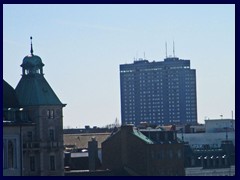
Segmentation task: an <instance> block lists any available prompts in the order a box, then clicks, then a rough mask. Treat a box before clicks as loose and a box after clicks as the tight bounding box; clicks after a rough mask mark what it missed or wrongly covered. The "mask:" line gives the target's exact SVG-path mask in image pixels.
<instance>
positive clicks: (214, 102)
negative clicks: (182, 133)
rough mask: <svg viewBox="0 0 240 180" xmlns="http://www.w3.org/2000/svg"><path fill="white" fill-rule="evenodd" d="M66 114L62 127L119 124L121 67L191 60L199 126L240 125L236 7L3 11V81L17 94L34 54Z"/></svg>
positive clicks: (64, 7)
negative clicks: (237, 121) (238, 118)
mask: <svg viewBox="0 0 240 180" xmlns="http://www.w3.org/2000/svg"><path fill="white" fill-rule="evenodd" d="M30 36H32V37H33V50H34V54H35V55H38V56H40V57H41V59H42V61H43V63H44V64H45V66H44V69H43V72H44V74H45V75H44V76H45V78H46V80H47V81H48V83H49V84H50V85H51V87H52V89H53V90H54V91H55V93H56V94H57V96H58V97H59V99H60V100H61V102H62V103H66V104H67V106H66V107H65V108H64V110H63V113H64V119H63V126H64V128H76V127H77V128H82V127H84V126H85V125H90V126H91V127H92V126H98V127H103V126H105V125H107V124H112V123H114V122H115V120H116V118H117V119H118V121H119V122H121V114H120V112H121V109H120V76H119V65H120V64H125V63H133V61H134V58H143V56H144V53H145V57H146V59H148V60H149V61H150V62H151V61H153V60H155V61H163V60H164V58H165V54H166V52H165V42H167V44H168V54H169V55H171V54H173V53H172V52H173V50H172V49H173V48H172V46H173V41H174V42H175V55H176V56H177V57H179V58H180V59H190V60H191V68H193V69H196V77H197V107H198V122H199V123H204V119H206V118H207V119H208V118H209V119H220V115H223V118H232V111H233V112H234V115H233V118H235V5H231V4H228V5H226V4H222V5H216V4H214V5H210V4H207V5H187V4H184V5H183V4H178V5H168V4H157V5H156V4H154V5H150V4H142V5H140V4H131V5H130V4H126V5H108V4H107V5H103V4H102V5H101V4H98V5H90V4H85V5H83V4H79V5H76V4H75V5H66V4H63V5H27V4H22V5H20V4H18V5H14V4H4V5H3V78H4V80H6V81H7V82H8V83H9V84H10V85H11V86H12V87H14V88H15V87H16V86H17V84H18V82H19V81H20V78H21V72H22V69H21V67H20V64H21V63H22V60H23V58H24V57H25V56H26V55H28V54H30Z"/></svg>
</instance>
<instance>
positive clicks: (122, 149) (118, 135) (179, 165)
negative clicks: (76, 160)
mask: <svg viewBox="0 0 240 180" xmlns="http://www.w3.org/2000/svg"><path fill="white" fill-rule="evenodd" d="M145 134H146V135H145ZM174 134H175V132H173V131H172V132H165V131H162V132H160V131H151V132H150V131H148V132H141V131H139V130H138V129H136V128H134V127H133V126H132V125H123V126H121V129H119V130H118V131H116V132H114V133H113V134H112V135H111V136H110V137H109V138H108V139H106V140H105V141H104V142H103V143H102V158H103V168H104V169H109V170H111V171H113V172H114V173H115V174H116V175H133V176H139V175H140V176H176V175H178V176H184V175H185V171H184V156H183V150H184V149H183V143H181V142H179V141H178V139H177V138H176V134H175V135H174ZM126 173H127V174H126Z"/></svg>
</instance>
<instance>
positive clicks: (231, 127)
mask: <svg viewBox="0 0 240 180" xmlns="http://www.w3.org/2000/svg"><path fill="white" fill-rule="evenodd" d="M205 128H206V132H226V131H227V132H233V131H235V120H233V119H209V120H205Z"/></svg>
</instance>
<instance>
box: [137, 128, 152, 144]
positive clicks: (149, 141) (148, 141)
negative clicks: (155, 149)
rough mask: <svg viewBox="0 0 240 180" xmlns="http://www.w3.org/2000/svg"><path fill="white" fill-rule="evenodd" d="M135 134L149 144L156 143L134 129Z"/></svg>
mask: <svg viewBox="0 0 240 180" xmlns="http://www.w3.org/2000/svg"><path fill="white" fill-rule="evenodd" d="M133 134H134V135H135V136H137V137H138V138H140V139H141V140H143V141H145V142H146V143H148V144H154V142H153V141H152V140H151V139H149V138H148V137H147V136H145V135H144V134H143V133H141V132H140V131H138V130H136V129H133Z"/></svg>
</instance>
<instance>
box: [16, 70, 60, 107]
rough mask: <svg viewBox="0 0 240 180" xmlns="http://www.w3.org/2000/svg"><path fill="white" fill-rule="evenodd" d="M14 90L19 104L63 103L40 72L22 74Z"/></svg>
mask: <svg viewBox="0 0 240 180" xmlns="http://www.w3.org/2000/svg"><path fill="white" fill-rule="evenodd" d="M15 90H16V95H17V97H18V101H19V104H20V105H21V106H35V105H63V104H62V103H61V101H60V100H59V99H58V97H57V95H56V94H55V93H54V91H53V90H52V88H51V87H50V85H49V84H48V82H47V81H46V79H45V78H44V76H43V75H41V74H35V75H28V76H22V78H21V80H20V82H19V83H18V85H17V87H16V89H15Z"/></svg>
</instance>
